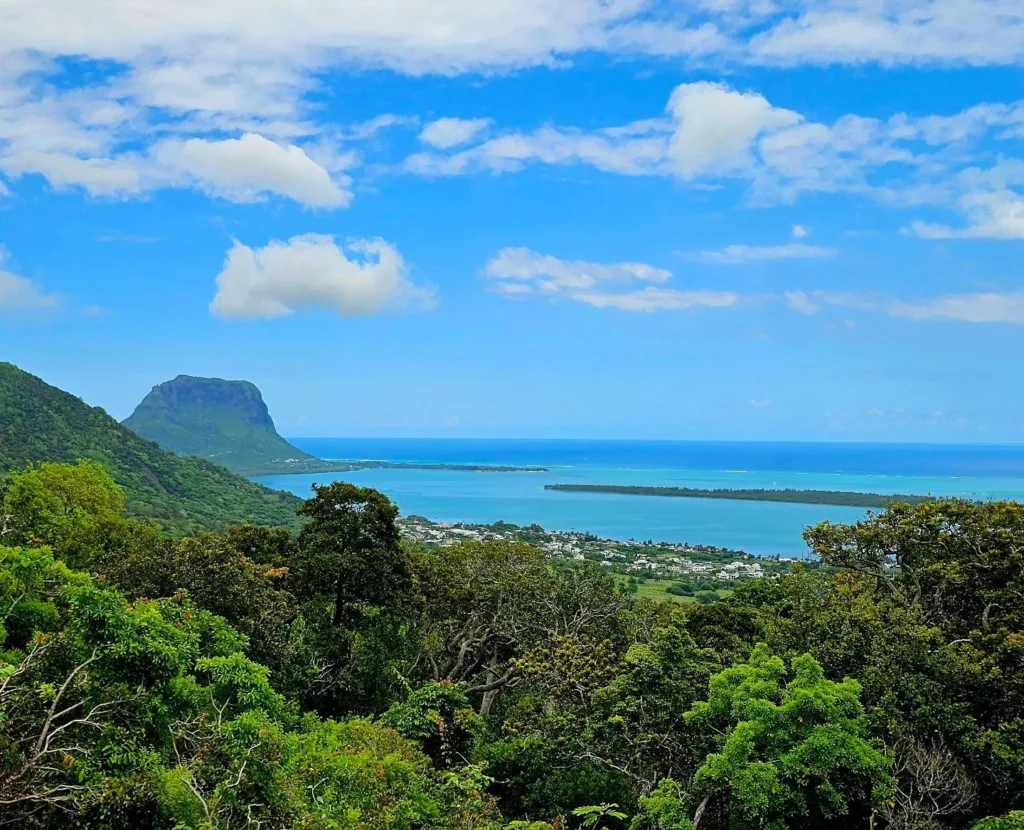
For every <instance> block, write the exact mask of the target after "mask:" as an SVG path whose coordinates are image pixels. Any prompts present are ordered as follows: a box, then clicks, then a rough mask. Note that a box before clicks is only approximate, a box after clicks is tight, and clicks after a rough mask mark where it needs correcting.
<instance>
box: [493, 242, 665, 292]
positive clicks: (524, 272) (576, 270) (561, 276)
mask: <svg viewBox="0 0 1024 830" xmlns="http://www.w3.org/2000/svg"><path fill="white" fill-rule="evenodd" d="M486 273H487V276H489V277H493V278H495V279H500V280H522V281H524V282H532V284H533V285H535V286H536V287H537V288H538V289H539V290H541V291H545V292H547V293H549V294H555V293H559V292H562V291H580V290H584V289H589V288H594V287H595V286H596V285H597V284H598V283H602V282H617V283H630V282H634V281H640V282H657V283H662V282H667V281H668V280H670V279H671V278H672V273H671V272H670V271H666V270H665V269H664V268H656V267H654V266H653V265H645V264H643V263H638V262H622V263H618V264H615V265H602V264H599V263H596V262H579V261H567V260H562V259H558V258H557V257H553V256H545V255H544V254H538V253H534V252H533V251H531V250H529V249H528V248H503V249H502V250H500V251H499V252H498V254H497V256H495V257H494V258H493V259H492V260H491V261H490V262H488V263H487V269H486Z"/></svg>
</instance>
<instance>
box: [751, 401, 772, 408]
mask: <svg viewBox="0 0 1024 830" xmlns="http://www.w3.org/2000/svg"><path fill="white" fill-rule="evenodd" d="M747 403H749V404H750V405H751V406H753V407H758V408H764V407H766V406H771V405H772V402H771V401H764V400H756V399H755V400H750V401H747Z"/></svg>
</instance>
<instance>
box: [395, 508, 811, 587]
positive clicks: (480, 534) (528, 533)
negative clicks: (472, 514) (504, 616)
mask: <svg viewBox="0 0 1024 830" xmlns="http://www.w3.org/2000/svg"><path fill="white" fill-rule="evenodd" d="M399 526H400V527H401V529H402V534H403V536H404V537H405V538H407V539H410V540H412V541H415V542H418V543H420V544H426V545H435V546H437V547H447V546H449V545H454V544H458V543H459V542H464V541H467V540H476V541H481V542H485V541H492V540H507V541H526V542H530V543H531V544H533V545H536V546H537V547H539V548H540V549H541V550H543V551H544V552H545V553H547V554H548V556H550V557H551V558H552V559H556V560H563V561H575V562H582V561H584V560H591V561H594V562H598V563H599V564H601V565H602V566H604V567H606V568H608V569H609V570H612V571H615V572H616V573H622V574H631V575H643V576H649V577H655V578H661V579H702V580H711V579H714V580H719V581H722V582H733V581H736V580H745V579H762V578H765V577H769V576H771V573H770V571H769V570H768V569H766V568H765V567H764V565H762V563H761V562H759V561H758V560H757V559H755V558H754V557H752V556H749V555H747V554H743V553H741V552H738V551H724V550H719V549H717V548H708V547H704V546H697V547H692V546H690V545H681V544H652V543H646V544H640V543H636V542H633V541H629V542H616V541H614V540H611V539H595V538H594V537H593V536H589V535H588V534H584V533H559V532H549V531H541V530H540V529H539V528H537V527H532V528H520V527H517V526H515V525H505V524H499V525H490V526H488V525H466V524H447V523H444V522H431V521H430V520H428V519H424V518H422V517H419V516H409V517H402V518H401V519H399ZM682 554H689V556H686V555H682ZM695 554H701V555H700V556H699V558H697V559H693V558H690V557H693V556H694V555H695ZM780 561H781V562H789V561H793V560H780Z"/></svg>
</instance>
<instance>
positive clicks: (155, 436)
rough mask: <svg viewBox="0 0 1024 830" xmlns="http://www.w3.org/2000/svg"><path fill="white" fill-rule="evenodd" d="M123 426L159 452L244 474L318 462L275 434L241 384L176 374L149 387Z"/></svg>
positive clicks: (255, 397)
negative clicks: (193, 457)
mask: <svg viewBox="0 0 1024 830" xmlns="http://www.w3.org/2000/svg"><path fill="white" fill-rule="evenodd" d="M124 424H125V426H127V427H130V428H131V429H133V430H134V431H135V432H137V433H138V434H139V435H141V436H143V437H144V438H148V439H150V440H151V441H156V442H157V443H158V444H159V445H160V446H161V447H163V448H164V449H165V450H174V451H175V452H178V453H182V454H186V455H198V456H200V457H201V458H209V459H211V460H213V461H216V462H217V463H218V464H223V465H224V466H225V467H227V468H228V469H230V470H234V471H235V472H239V473H246V474H249V475H255V474H257V473H266V472H282V471H285V470H287V469H296V470H301V471H305V470H307V469H309V468H310V467H313V466H317V465H319V464H320V463H321V462H320V460H319V459H318V458H314V457H313V456H312V455H310V454H309V453H306V452H303V451H302V450H300V449H298V448H297V447H293V446H292V445H291V444H289V443H288V442H287V441H285V440H284V438H282V437H281V436H280V435H278V434H277V430H276V429H275V428H274V421H273V419H272V418H271V417H270V413H269V412H268V411H267V405H266V404H265V403H264V402H263V396H262V395H261V394H260V390H259V389H257V388H256V387H255V386H254V385H253V384H251V383H249V382H248V381H244V380H221V379H219V378H195V377H189V376H188V375H179V376H178V377H176V378H175V379H174V380H169V381H167V382H166V383H161V384H160V385H159V386H155V387H153V391H152V392H150V393H149V394H148V395H146V397H145V398H144V399H143V401H142V403H140V404H139V405H138V407H137V408H136V409H135V411H134V412H133V413H132V414H131V416H130V417H129V418H128V419H127V420H125V422H124Z"/></svg>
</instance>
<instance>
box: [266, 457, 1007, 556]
mask: <svg viewBox="0 0 1024 830" xmlns="http://www.w3.org/2000/svg"><path fill="white" fill-rule="evenodd" d="M289 440H291V441H292V443H294V444H295V445H296V446H298V447H300V448H301V449H304V450H306V451H307V452H310V453H312V454H314V455H316V456H319V457H320V458H325V459H346V460H385V461H415V462H421V463H448V464H488V465H506V466H520V467H522V466H540V467H546V468H548V471H547V472H543V473H537V472H509V473H494V472H468V471H458V470H394V469H392V470H358V471H355V472H350V473H339V474H329V475H325V474H322V473H321V474H316V475H281V476H263V477H261V478H260V479H258V480H259V481H260V482H261V483H263V484H266V485H267V486H269V487H274V488H277V489H281V490H289V491H291V492H294V493H296V494H298V495H301V496H306V495H308V493H309V489H310V485H311V484H312V483H313V482H314V481H316V482H320V483H323V482H325V481H327V480H330V479H334V478H336V479H341V480H345V481H351V482H353V483H355V484H359V485H360V486H365V487H374V488H377V489H378V490H381V491H382V492H384V493H386V494H387V495H389V496H390V497H391V498H392V499H394V500H395V502H396V503H397V504H398V506H399V508H400V509H401V510H402V512H403V513H404V514H406V515H421V516H426V517H427V518H430V519H434V520H436V521H447V522H455V521H463V522H487V523H490V522H495V521H497V520H499V519H502V520H504V521H507V522H514V523H516V524H533V523H536V524H539V525H542V526H543V527H545V528H547V529H550V530H589V531H590V532H591V533H595V534H597V535H598V536H602V537H607V538H613V539H630V538H633V539H637V540H646V539H654V540H655V541H663V542H691V543H694V544H696V543H702V544H711V545H719V546H722V547H729V548H735V549H741V550H746V551H748V552H750V553H755V554H763V555H771V554H780V555H783V556H794V555H796V556H799V555H804V554H806V552H807V550H806V546H805V545H804V543H803V539H802V537H801V533H802V531H803V529H804V528H805V527H806V526H808V525H811V524H816V523H818V522H820V521H824V520H826V519H828V520H831V521H838V522H852V521H856V520H857V519H858V518H861V517H862V516H864V515H865V513H866V511H864V510H861V509H858V508H849V507H831V506H828V505H801V504H773V503H770V502H743V501H725V500H701V499H678V498H658V497H641V496H620V495H602V494H591V493H561V492H553V491H550V490H545V489H544V485H545V484H554V483H580V484H583V483H586V484H636V485H650V486H675V487H744V488H748V487H753V488H760V487H779V488H786V487H792V488H797V489H814V490H825V489H832V490H856V491H861V492H877V493H916V494H932V495H950V496H952V495H955V496H964V497H968V498H981V499H991V498H1008V499H1018V500H1024V446H994V445H969V446H957V445H949V444H943V445H925V444H903V445H901V444H826V443H753V442H703V441H592V440H580V441H575V440H483V439H482V440H465V439H405V438H292V439H289Z"/></svg>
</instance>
